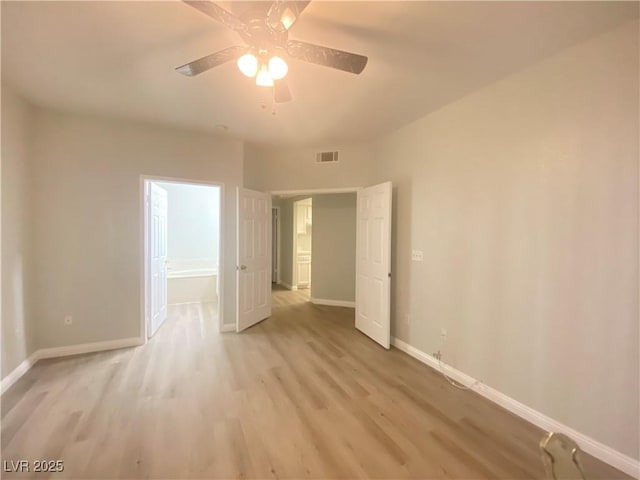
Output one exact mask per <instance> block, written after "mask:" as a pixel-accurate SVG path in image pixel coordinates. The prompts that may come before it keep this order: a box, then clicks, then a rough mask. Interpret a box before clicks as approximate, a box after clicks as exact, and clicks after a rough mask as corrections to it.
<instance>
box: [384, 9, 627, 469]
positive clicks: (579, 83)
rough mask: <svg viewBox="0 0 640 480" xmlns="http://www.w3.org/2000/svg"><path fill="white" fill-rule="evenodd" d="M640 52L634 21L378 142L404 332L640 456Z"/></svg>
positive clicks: (397, 323) (396, 312) (396, 308)
mask: <svg viewBox="0 0 640 480" xmlns="http://www.w3.org/2000/svg"><path fill="white" fill-rule="evenodd" d="M638 54H639V52H638V22H637V21H634V22H632V23H628V24H627V25H626V26H624V27H622V28H619V29H617V30H615V31H612V32H610V33H608V34H606V35H604V36H601V37H598V38H595V39H593V40H591V41H588V42H586V43H583V44H581V45H578V46H576V47H573V48H571V49H568V50H566V51H564V52H562V53H560V54H558V55H555V56H553V57H550V58H548V59H546V60H545V61H543V62H541V63H539V64H536V65H534V66H532V67H530V68H527V69H526V70H523V71H521V72H520V73H518V74H515V75H512V76H510V77H508V78H506V79H504V80H502V81H500V82H497V83H495V84H493V85H491V86H489V87H487V88H485V89H483V90H481V91H478V92H476V93H474V94H472V95H469V96H468V97H466V98H463V99H462V100H460V101H458V102H456V103H454V104H451V105H449V106H447V107H445V108H443V109H441V110H440V111H438V112H436V113H433V114H431V115H428V116H426V117H424V118H422V119H420V120H418V121H416V122H415V123H413V124H411V125H408V126H407V127H405V128H403V129H401V130H399V131H397V132H396V133H394V134H392V135H390V136H388V137H386V138H385V139H383V140H382V141H381V142H379V144H378V146H377V148H376V151H377V152H378V161H379V162H378V166H379V172H378V180H380V181H383V180H392V181H393V184H394V190H395V198H394V216H395V220H394V232H393V239H394V240H393V242H394V245H393V249H392V251H393V270H394V272H395V275H394V277H393V278H394V282H393V295H392V297H393V307H392V308H393V319H394V324H393V330H394V334H395V335H396V336H398V337H399V338H401V339H402V340H404V341H406V342H408V343H410V344H411V345H413V346H415V347H417V348H419V349H421V350H423V351H425V352H427V353H431V352H434V351H436V350H438V349H439V348H440V349H442V350H443V352H444V360H445V361H446V362H447V363H450V364H452V365H453V366H455V367H456V368H458V369H460V370H462V371H464V372H466V373H468V374H470V375H472V376H474V377H476V378H478V379H481V380H482V381H483V382H485V383H486V384H488V385H490V386H492V387H494V388H496V389H498V390H500V391H501V392H504V393H506V394H507V395H509V396H511V397H513V398H515V399H516V400H519V401H521V402H522V403H524V404H526V405H528V406H530V407H533V408H535V409H536V410H539V411H541V412H543V413H545V414H547V415H549V416H551V417H552V418H555V419H557V420H560V421H561V422H563V423H565V424H567V425H569V426H571V427H573V428H575V429H577V430H578V431H581V432H583V433H585V434H587V435H590V436H592V437H593V438H595V439H596V440H599V441H601V442H603V443H605V444H607V445H610V446H611V447H613V448H615V449H617V450H619V451H621V452H623V453H625V454H627V455H630V456H632V457H634V458H638V451H639V448H640V445H639V444H638V436H639V434H638V425H639V424H640V418H639V415H638V408H639V407H638V405H639V402H640V399H639V398H638V391H639V384H638V382H639V380H638V379H639V378H640V372H639V366H638V365H639V360H640V359H639V353H638V335H639V332H638V214H639V212H638V155H639V150H638V132H639V123H638V116H639V112H638V85H639V78H638ZM412 249H418V250H422V251H423V252H424V262H411V261H410V258H411V250H412ZM407 316H408V322H407V321H406V319H407ZM441 328H446V329H447V330H448V339H447V342H446V345H444V346H443V345H442V344H441V342H440V329H441Z"/></svg>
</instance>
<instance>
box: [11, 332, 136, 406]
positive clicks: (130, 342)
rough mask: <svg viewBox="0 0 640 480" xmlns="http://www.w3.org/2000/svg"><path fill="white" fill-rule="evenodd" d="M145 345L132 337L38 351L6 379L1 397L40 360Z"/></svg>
mask: <svg viewBox="0 0 640 480" xmlns="http://www.w3.org/2000/svg"><path fill="white" fill-rule="evenodd" d="M139 345H144V338H140V337H131V338H121V339H118V340H107V341H106V342H93V343H82V344H79V345H68V346H65V347H54V348H41V349H40V350H36V351H35V352H33V353H32V354H31V355H29V357H28V358H27V359H26V360H25V361H23V362H22V363H21V364H20V365H18V366H17V367H16V368H15V369H14V370H13V371H12V372H11V373H10V374H9V375H7V376H6V377H4V378H3V379H2V382H1V386H0V395H2V394H4V393H5V392H6V391H7V390H8V389H9V388H10V387H11V386H12V385H13V384H14V383H16V382H17V381H18V380H19V379H20V378H21V377H22V376H23V375H24V374H25V373H27V372H28V371H29V370H30V369H31V367H33V366H34V365H35V364H36V362H37V361H38V360H44V359H45V358H56V357H66V356H69V355H79V354H82V353H94V352H102V351H105V350H117V349H119V348H127V347H137V346H139Z"/></svg>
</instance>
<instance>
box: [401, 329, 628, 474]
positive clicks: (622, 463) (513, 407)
mask: <svg viewBox="0 0 640 480" xmlns="http://www.w3.org/2000/svg"><path fill="white" fill-rule="evenodd" d="M391 344H392V345H393V346H394V347H396V348H397V349H398V350H401V351H403V352H404V353H406V354H408V355H410V356H412V357H413V358H415V359H417V360H419V361H420V362H422V363H424V364H426V365H428V366H430V367H431V368H433V369H435V370H439V369H440V367H439V363H438V360H437V359H436V358H434V357H432V356H431V355H429V354H427V353H425V352H423V351H422V350H419V349H417V348H415V347H414V346H412V345H409V344H408V343H406V342H403V341H402V340H400V339H398V338H395V337H392V338H391ZM442 369H443V371H444V372H445V373H446V374H447V375H448V376H449V377H451V378H452V379H453V380H455V381H457V382H460V383H462V384H463V385H465V386H467V387H470V388H471V389H472V390H473V391H474V392H476V393H478V394H480V395H482V396H483V397H485V398H487V399H488V400H491V401H492V402H494V403H496V404H498V405H500V406H501V407H503V408H505V409H507V410H509V411H510V412H512V413H514V414H516V415H518V416H519V417H521V418H523V419H525V420H527V421H529V422H531V423H533V424H534V425H537V426H538V427H540V428H542V429H543V430H547V431H550V432H561V433H564V434H565V435H568V436H569V437H571V438H573V439H574V440H575V441H576V442H577V443H578V445H580V448H582V450H584V451H585V452H587V453H589V454H591V455H593V456H594V457H596V458H598V459H600V460H602V461H603V462H606V463H608V464H609V465H611V466H613V467H615V468H617V469H619V470H621V471H623V472H624V473H626V474H627V475H631V476H633V477H635V478H640V460H636V459H634V458H631V457H629V456H627V455H625V454H623V453H621V452H618V451H617V450H614V449H613V448H611V447H608V446H607V445H604V444H603V443H600V442H598V441H597V440H594V439H593V438H591V437H589V436H587V435H585V434H583V433H580V432H578V431H577V430H574V429H573V428H571V427H569V426H567V425H565V424H563V423H561V422H559V421H557V420H554V419H553V418H551V417H548V416H546V415H545V414H543V413H541V412H538V411H537V410H534V409H533V408H531V407H528V406H527V405H524V404H523V403H520V402H518V401H517V400H515V399H513V398H511V397H509V396H508V395H505V394H504V393H502V392H500V391H498V390H496V389H494V388H492V387H490V386H488V385H485V384H483V383H482V382H480V381H478V380H476V379H475V378H473V377H471V376H469V375H467V374H466V373H464V372H461V371H460V370H457V369H455V368H453V367H452V366H450V365H447V364H446V363H444V362H443V363H442Z"/></svg>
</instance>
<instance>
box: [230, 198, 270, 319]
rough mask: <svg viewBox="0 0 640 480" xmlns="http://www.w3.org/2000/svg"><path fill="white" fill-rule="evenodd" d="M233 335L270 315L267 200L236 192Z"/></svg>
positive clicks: (268, 205) (268, 216)
mask: <svg viewBox="0 0 640 480" xmlns="http://www.w3.org/2000/svg"><path fill="white" fill-rule="evenodd" d="M237 286H238V305H237V312H238V314H237V320H236V331H238V332H240V331H242V330H244V329H245V328H249V327H250V326H251V325H255V324H256V323H258V322H259V321H261V320H264V319H265V318H267V317H268V316H270V315H271V196H270V195H268V194H266V193H262V192H254V191H252V190H246V189H244V188H238V265H237Z"/></svg>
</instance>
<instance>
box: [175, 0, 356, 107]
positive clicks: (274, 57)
mask: <svg viewBox="0 0 640 480" xmlns="http://www.w3.org/2000/svg"><path fill="white" fill-rule="evenodd" d="M182 1H183V2H184V3H186V4H187V5H189V6H191V7H193V8H195V9H197V10H199V11H200V12H202V13H204V14H205V15H207V16H209V17H211V18H213V19H214V20H216V21H218V22H220V23H222V24H223V25H225V26H226V27H228V28H230V29H231V30H234V31H236V32H237V33H238V34H239V35H240V37H241V38H242V40H243V41H244V43H245V44H246V45H244V46H233V47H227V48H225V49H224V50H220V51H219V52H216V53H212V54H211V55H207V56H206V57H202V58H200V59H198V60H194V61H193V62H190V63H187V64H185V65H182V66H180V67H177V68H176V70H177V71H178V72H179V73H181V74H183V75H186V76H188V77H192V76H194V75H198V74H200V73H202V72H206V71H207V70H209V69H211V68H213V67H216V66H218V65H221V64H223V63H226V62H230V61H232V60H235V61H236V62H237V65H238V68H239V69H240V71H241V72H242V73H243V74H244V75H246V76H247V77H255V79H256V85H259V86H264V87H273V92H274V100H275V102H276V103H283V102H288V101H289V100H291V98H292V97H291V92H290V91H289V87H288V86H287V84H286V83H285V80H284V77H285V76H286V75H287V72H288V70H289V67H288V65H287V62H286V60H285V57H289V58H293V59H296V60H302V61H303V62H309V63H315V64H316V65H322V66H325V67H330V68H335V69H338V70H342V71H345V72H349V73H355V74H359V73H361V72H362V71H363V70H364V67H365V66H366V65H367V60H368V58H367V57H365V56H363V55H358V54H355V53H350V52H344V51H342V50H336V49H333V48H329V47H323V46H320V45H314V44H311V43H306V42H301V41H298V40H289V29H290V28H291V27H292V26H293V25H294V24H295V22H296V21H297V20H298V17H299V16H300V14H301V13H302V12H303V10H304V9H305V8H306V7H307V5H309V3H310V2H309V1H285V0H276V2H275V3H273V5H271V7H270V8H269V10H268V12H267V13H266V16H264V14H260V13H256V10H255V9H254V10H251V9H249V11H248V12H247V13H246V14H244V15H239V16H237V15H234V14H233V13H231V12H229V11H228V10H225V9H224V8H222V7H220V6H218V5H216V4H215V3H213V2H211V1H208V0H182ZM247 3H248V2H247ZM251 3H253V2H251ZM262 5H264V3H262Z"/></svg>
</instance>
